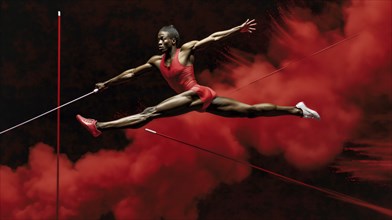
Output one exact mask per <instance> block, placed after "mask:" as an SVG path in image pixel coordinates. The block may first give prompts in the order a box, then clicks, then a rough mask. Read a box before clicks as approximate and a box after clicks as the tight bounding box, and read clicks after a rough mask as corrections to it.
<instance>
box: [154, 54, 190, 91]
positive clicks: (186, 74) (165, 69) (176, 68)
mask: <svg viewBox="0 0 392 220" xmlns="http://www.w3.org/2000/svg"><path fill="white" fill-rule="evenodd" d="M181 55H182V56H181ZM192 61H193V60H192V59H187V57H186V56H184V54H182V51H181V52H180V49H177V50H176V52H175V54H174V56H172V57H171V58H168V59H167V58H166V54H163V55H162V57H161V59H160V63H159V69H160V71H161V73H162V76H163V77H164V78H165V79H166V81H167V82H168V84H169V85H170V87H172V88H173V89H174V90H175V91H176V92H177V93H181V92H184V91H187V90H190V89H191V88H192V87H193V86H195V85H197V82H196V79H195V75H194V69H193V62H192ZM156 64H157V63H156Z"/></svg>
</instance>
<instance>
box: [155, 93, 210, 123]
mask: <svg viewBox="0 0 392 220" xmlns="http://www.w3.org/2000/svg"><path fill="white" fill-rule="evenodd" d="M202 104H203V103H202V102H201V100H200V99H199V97H198V96H197V94H196V93H195V92H194V91H186V92H183V93H180V94H178V95H175V96H173V97H170V98H168V99H166V100H164V101H162V102H161V103H159V104H158V105H157V106H155V107H154V108H155V110H156V112H157V113H158V115H157V116H158V117H159V116H174V115H179V114H183V113H187V112H190V111H194V110H198V109H200V108H201V107H202Z"/></svg>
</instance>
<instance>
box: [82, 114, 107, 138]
mask: <svg viewBox="0 0 392 220" xmlns="http://www.w3.org/2000/svg"><path fill="white" fill-rule="evenodd" d="M76 119H77V120H78V121H79V122H80V124H82V125H83V127H84V128H86V129H87V131H88V132H90V134H91V135H92V136H94V137H98V136H99V135H101V133H102V132H101V131H100V130H98V128H97V120H95V119H90V118H83V117H82V116H81V115H76Z"/></svg>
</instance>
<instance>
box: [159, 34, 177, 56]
mask: <svg viewBox="0 0 392 220" xmlns="http://www.w3.org/2000/svg"><path fill="white" fill-rule="evenodd" d="M168 35H169V33H168V32H166V31H160V32H159V33H158V49H159V51H160V52H161V53H165V52H166V51H167V50H168V49H169V48H171V47H172V46H173V45H175V39H172V38H170V37H169V36H168Z"/></svg>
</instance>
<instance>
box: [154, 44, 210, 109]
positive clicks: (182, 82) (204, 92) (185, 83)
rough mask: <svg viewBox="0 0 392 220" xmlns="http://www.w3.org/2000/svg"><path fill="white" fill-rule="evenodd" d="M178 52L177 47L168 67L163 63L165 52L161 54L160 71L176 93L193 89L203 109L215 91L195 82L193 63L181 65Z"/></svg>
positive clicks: (208, 103)
mask: <svg viewBox="0 0 392 220" xmlns="http://www.w3.org/2000/svg"><path fill="white" fill-rule="evenodd" d="M179 53H180V49H177V50H176V54H175V55H174V58H173V60H172V63H171V65H170V67H167V66H166V65H165V57H166V54H163V56H162V60H161V64H160V70H161V73H162V75H163V77H164V78H165V79H166V81H167V83H168V84H169V85H170V87H171V88H172V89H174V91H176V92H177V93H182V92H185V91H189V90H192V91H195V92H196V93H197V95H198V96H199V97H200V100H201V101H202V102H203V108H202V111H205V110H206V108H207V107H208V106H209V105H210V104H211V102H212V100H213V99H214V98H215V97H216V92H215V91H214V90H212V89H211V88H209V87H206V86H201V85H199V84H197V82H196V79H195V73H194V69H193V65H190V66H185V65H182V64H181V63H180V61H179V59H178V54H179Z"/></svg>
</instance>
